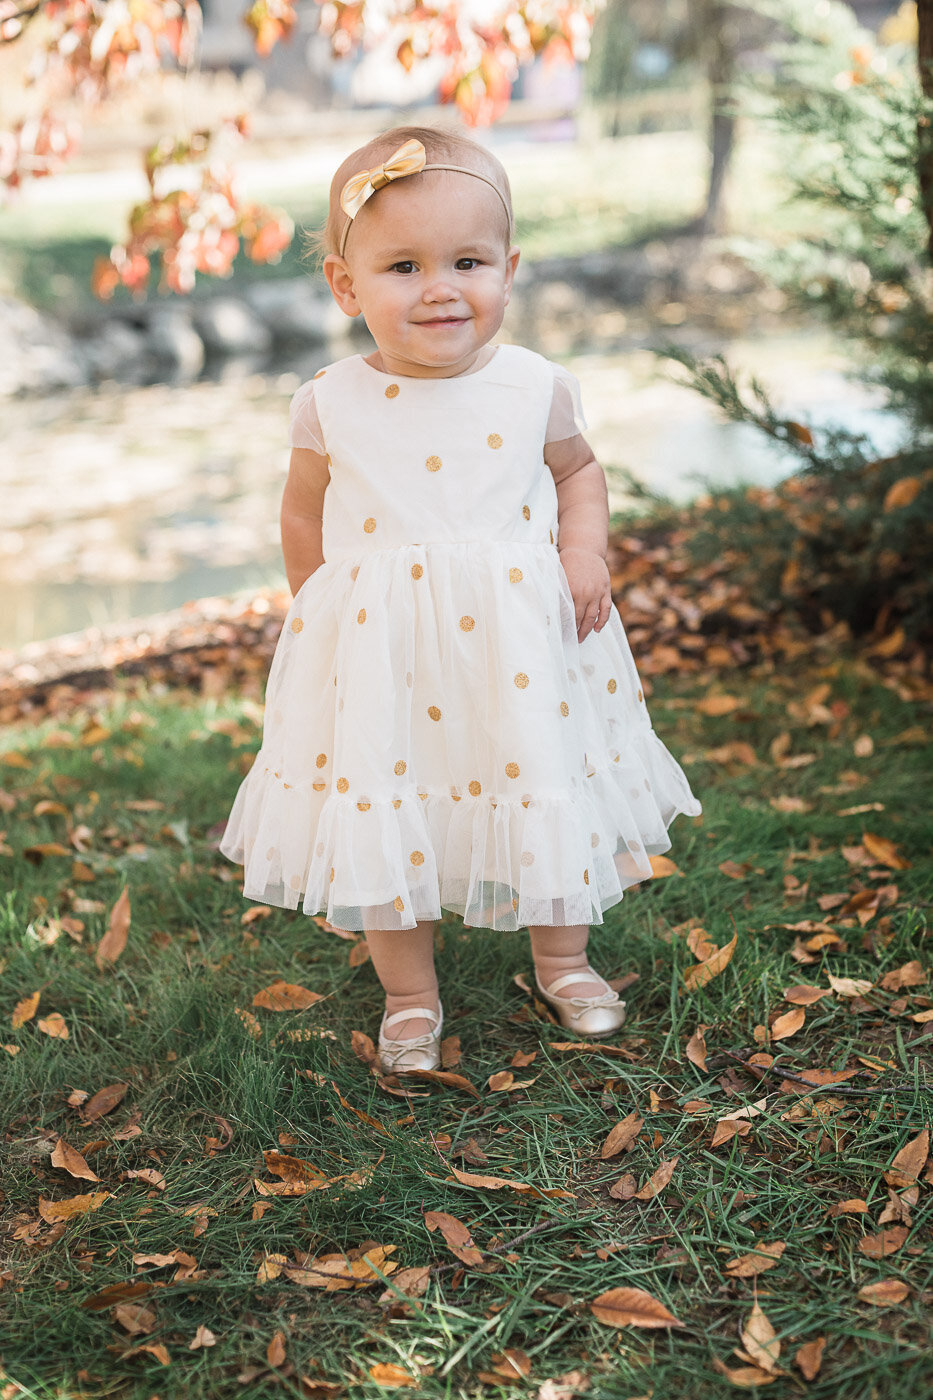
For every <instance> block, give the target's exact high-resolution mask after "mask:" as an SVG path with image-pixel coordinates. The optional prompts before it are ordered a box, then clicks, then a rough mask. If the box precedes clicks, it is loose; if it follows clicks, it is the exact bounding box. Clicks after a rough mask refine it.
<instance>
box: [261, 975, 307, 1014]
mask: <svg viewBox="0 0 933 1400" xmlns="http://www.w3.org/2000/svg"><path fill="white" fill-rule="evenodd" d="M322 1000H323V997H322V995H321V993H320V992H309V991H308V989H307V987H297V986H294V985H293V984H292V983H291V982H283V981H282V980H281V979H279V981H277V982H273V983H272V984H271V986H269V987H264V988H263V990H262V991H261V992H257V993H256V995H255V996H254V997H253V1001H252V1004H253V1006H261V1007H262V1008H263V1009H264V1010H266V1011H306V1010H307V1009H308V1007H309V1006H313V1005H314V1003H315V1002H316V1001H322Z"/></svg>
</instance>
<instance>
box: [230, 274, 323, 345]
mask: <svg viewBox="0 0 933 1400" xmlns="http://www.w3.org/2000/svg"><path fill="white" fill-rule="evenodd" d="M244 296H245V299H246V301H247V303H248V304H249V306H250V307H251V308H252V309H253V311H255V313H256V315H257V316H258V317H259V318H260V320H261V321H262V322H263V323H264V325H265V326H266V327H267V328H268V330H269V332H270V334H271V335H272V338H273V340H274V341H275V342H276V344H277V345H296V344H297V345H308V344H311V345H320V344H323V343H324V342H325V341H327V340H329V339H330V338H331V337H332V336H333V335H334V334H335V332H336V333H338V334H343V333H345V332H344V331H343V328H342V327H340V328H339V329H338V327H337V323H336V322H335V319H334V315H333V313H334V312H336V313H337V316H338V317H339V318H340V320H341V321H346V320H347V319H348V318H347V317H345V316H344V314H343V312H342V311H341V310H340V308H339V307H338V306H337V305H336V304H335V303H334V302H333V300H332V299H331V296H330V293H328V294H327V296H326V298H325V297H324V296H322V295H321V294H320V293H319V292H318V290H317V289H316V288H315V286H314V284H313V283H312V282H310V281H309V280H308V279H307V278H305V277H289V278H287V279H283V280H282V281H281V282H257V283H255V284H254V285H253V286H252V287H247V288H246V289H245V292H244Z"/></svg>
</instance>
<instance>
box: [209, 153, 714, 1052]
mask: <svg viewBox="0 0 933 1400" xmlns="http://www.w3.org/2000/svg"><path fill="white" fill-rule="evenodd" d="M511 240H512V205H511V197H510V193H509V185H508V179H507V177H506V174H505V171H504V170H503V168H502V166H501V165H500V163H499V161H498V160H496V159H495V157H494V156H492V155H491V154H490V153H489V152H488V151H486V150H484V149H483V148H482V147H480V146H477V145H476V144H475V143H474V142H472V141H469V140H467V139H466V138H464V137H461V136H459V135H454V134H451V133H449V132H440V131H433V130H429V129H420V128H408V127H406V128H399V129H396V130H394V131H389V132H386V133H385V134H384V135H382V136H379V137H376V138H375V139H374V140H372V141H370V142H369V143H368V144H367V145H365V146H364V147H362V149H360V150H358V151H355V152H354V153H353V155H351V156H349V157H348V158H347V160H346V161H344V163H343V165H342V166H341V167H340V169H339V170H338V171H337V174H336V175H335V177H334V181H333V184H332V187H331V197H330V213H329V217H328V221H327V226H326V229H325V231H324V235H323V245H324V250H325V253H326V256H325V257H324V262H323V267H324V274H325V276H326V278H327V281H328V284H329V286H330V290H331V292H332V293H333V296H334V298H335V300H336V301H337V303H338V305H339V306H340V307H341V308H342V310H343V311H344V312H346V314H347V315H348V316H354V317H355V316H363V317H364V318H365V321H366V325H367V326H368V328H369V330H370V332H371V334H372V337H373V340H374V341H375V343H376V349H375V350H374V351H373V352H372V353H371V354H368V355H351V356H350V357H349V358H347V359H344V360H340V361H338V362H337V363H336V364H332V365H330V366H328V368H327V369H323V370H321V371H320V373H319V374H316V375H315V376H314V379H313V380H312V381H310V382H309V383H307V384H304V385H302V387H301V388H300V389H299V390H298V392H297V393H296V395H295V397H294V400H293V403H292V432H291V442H292V448H293V450H292V455H291V466H290V470H289V476H288V482H287V485H286V487H285V494H284V499H283V503H282V542H283V550H284V554H285V564H286V569H287V573H288V580H289V584H290V585H291V588H292V590H293V592H294V595H295V597H294V601H293V603H292V606H291V610H290V612H289V614H288V617H287V618H286V621H285V625H284V628H283V631H282V636H281V638H280V640H279V644H278V648H277V651H276V654H275V659H274V661H273V664H272V670H271V674H270V677H269V684H268V691H267V696H266V721H265V732H264V736H263V743H262V748H261V750H260V752H259V755H258V757H257V759H256V762H255V764H254V766H253V768H252V770H251V772H250V773H249V775H248V777H247V778H246V779H245V781H244V783H243V785H242V787H241V789H240V792H239V794H238V796H237V799H236V803H235V805H234V808H233V812H232V815H231V818H230V822H229V825H228V828H227V832H226V835H225V838H224V841H223V845H222V847H221V849H222V850H223V852H224V853H225V854H226V855H228V856H229V857H230V858H231V859H233V860H235V861H237V862H241V863H243V864H244V866H245V882H244V893H245V894H246V896H247V897H249V898H251V899H256V900H262V901H263V902H266V903H271V904H279V905H284V906H285V907H287V908H290V909H294V908H297V907H298V905H299V904H300V905H301V907H302V908H303V909H304V911H305V912H306V913H308V914H315V913H318V912H322V911H323V912H326V915H327V919H328V920H329V922H330V923H331V924H333V925H334V926H335V927H337V928H340V929H348V930H349V929H361V930H364V931H365V935H366V941H367V944H368V947H369V951H370V953H371V956H372V962H373V966H374V968H375V970H376V974H377V976H378V977H379V981H380V982H381V983H382V986H383V989H384V990H385V993H386V1010H385V1015H384V1016H383V1020H382V1026H381V1030H380V1036H379V1055H380V1060H381V1063H382V1065H383V1068H384V1069H386V1070H394V1071H396V1072H405V1071H410V1070H417V1069H433V1068H436V1067H437V1065H438V1063H439V1045H440V1038H441V1025H442V1019H443V1012H442V1008H441V1003H440V1000H439V998H438V989H437V980H436V976H435V971H434V958H433V935H434V921H435V920H436V919H437V918H438V917H439V916H440V913H441V910H442V909H447V910H453V911H455V912H456V913H458V914H460V915H462V917H463V919H464V922H465V923H466V924H467V925H468V926H473V927H483V928H488V929H495V930H500V931H504V930H514V929H518V928H522V927H527V928H528V930H529V933H530V937H531V950H532V955H533V958H534V964H535V972H536V980H537V985H538V990H539V992H540V993H541V996H542V997H543V998H544V1000H545V1001H546V1002H547V1003H548V1004H549V1005H550V1006H551V1007H552V1008H553V1009H554V1011H555V1012H556V1014H557V1016H558V1018H559V1020H560V1021H561V1024H562V1025H564V1026H566V1027H567V1028H568V1029H570V1030H572V1031H573V1032H574V1033H576V1034H578V1035H590V1036H601V1035H610V1034H612V1033H613V1032H614V1031H616V1030H617V1029H618V1028H619V1027H620V1026H621V1024H622V1022H623V1020H624V1016H625V1004H624V1002H621V1001H620V1000H619V998H618V996H617V995H616V993H615V992H613V991H612V989H611V988H610V987H609V986H608V984H607V983H606V982H605V981H604V980H603V979H602V977H600V976H599V974H598V973H596V972H594V971H593V969H592V968H591V967H590V966H589V964H588V962H587V958H586V946H587V938H588V935H589V925H590V924H592V923H601V922H602V918H603V911H604V910H605V909H607V908H608V907H609V906H610V905H613V904H615V903H617V902H618V900H620V899H621V898H622V892H623V890H624V889H625V887H626V886H628V885H631V884H634V883H636V882H637V881H639V880H644V879H647V878H649V877H650V875H651V867H650V864H649V862H648V853H649V852H658V851H664V850H667V849H668V847H669V845H670V842H669V840H668V837H667V827H668V825H669V824H670V823H671V821H672V820H673V819H674V817H675V816H676V815H677V814H678V813H679V812H684V813H688V814H691V815H695V814H696V813H698V812H699V810H700V807H699V804H698V803H697V801H696V799H695V798H694V797H693V795H692V794H691V792H690V789H689V787H688V785H687V782H686V779H685V777H684V775H683V773H682V772H681V770H680V768H679V767H678V766H677V764H676V763H675V762H674V760H673V759H672V758H671V756H670V754H668V752H667V750H666V749H665V748H664V746H663V745H662V744H661V742H660V740H659V739H658V738H657V737H656V735H655V734H654V731H653V730H652V728H651V722H650V720H649V718H648V713H647V711H646V709H645V704H644V697H643V695H642V691H641V689H640V687H639V683H638V676H637V673H636V671H635V666H634V663H633V661H632V658H631V654H630V651H629V648H628V643H627V641H626V638H625V634H624V632H623V629H622V624H621V621H620V619H619V615H618V613H617V611H616V609H615V608H614V607H613V605H612V600H611V597H610V591H609V572H608V569H607V567H606V560H605V555H606V548H607V532H608V506H607V496H606V486H605V479H604V476H603V473H602V470H601V468H600V467H599V466H598V464H597V463H596V462H595V461H594V459H593V454H592V452H591V451H590V449H589V447H588V446H587V443H586V441H585V440H584V438H583V437H582V435H581V429H582V428H583V426H584V423H583V418H582V413H581V410H580V407H579V398H578V386H577V383H576V380H575V379H573V377H572V376H571V375H570V374H568V373H567V372H566V371H565V370H563V369H561V368H560V367H558V366H556V365H553V364H551V363H550V362H549V361H547V360H545V359H542V358H541V356H539V355H537V354H534V353H533V352H531V351H530V350H524V349H521V348H519V347H518V346H514V345H494V344H493V343H492V341H493V337H494V336H495V334H496V332H497V331H498V330H499V327H500V325H501V322H502V317H503V313H504V311H505V308H506V306H507V304H508V301H509V294H510V291H511V287H512V279H513V277H514V275H515V267H516V264H517V262H518V257H519V251H518V249H517V248H516V247H514V246H513V244H512V241H511Z"/></svg>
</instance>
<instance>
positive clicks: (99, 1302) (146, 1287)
mask: <svg viewBox="0 0 933 1400" xmlns="http://www.w3.org/2000/svg"><path fill="white" fill-rule="evenodd" d="M154 1288H155V1284H153V1283H108V1285H107V1287H106V1288H102V1289H101V1290H100V1292H99V1293H92V1294H91V1295H90V1297H89V1298H84V1299H82V1301H81V1303H80V1304H79V1306H80V1307H82V1308H87V1309H88V1310H89V1311H90V1312H103V1310H104V1309H105V1308H110V1307H113V1305H114V1303H123V1302H125V1301H126V1299H127V1298H144V1297H145V1296H146V1295H147V1294H148V1293H152V1292H153V1290H154Z"/></svg>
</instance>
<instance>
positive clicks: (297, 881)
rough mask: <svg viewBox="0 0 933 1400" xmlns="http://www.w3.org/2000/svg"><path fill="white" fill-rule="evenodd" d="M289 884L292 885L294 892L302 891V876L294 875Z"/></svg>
mask: <svg viewBox="0 0 933 1400" xmlns="http://www.w3.org/2000/svg"><path fill="white" fill-rule="evenodd" d="M288 883H289V884H290V885H291V887H292V889H293V890H300V889H301V876H300V875H293V876H292V878H291V879H290V880H289V882H288Z"/></svg>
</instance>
